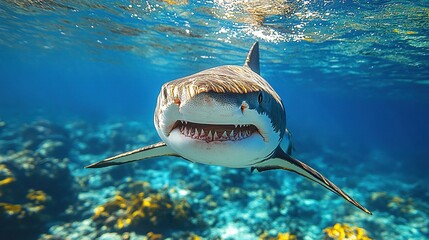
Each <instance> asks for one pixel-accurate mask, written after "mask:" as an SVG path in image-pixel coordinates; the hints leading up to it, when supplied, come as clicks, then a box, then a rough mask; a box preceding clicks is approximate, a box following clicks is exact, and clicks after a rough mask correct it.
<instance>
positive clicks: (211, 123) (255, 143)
mask: <svg viewBox="0 0 429 240" xmlns="http://www.w3.org/2000/svg"><path fill="white" fill-rule="evenodd" d="M154 125H155V128H156V131H157V133H158V135H159V137H160V138H161V140H162V141H161V142H158V143H155V144H152V145H149V146H146V147H143V148H139V149H135V150H132V151H128V152H125V153H122V154H119V155H116V156H113V157H110V158H107V159H104V160H101V161H99V162H96V163H93V164H91V165H89V166H87V167H86V168H102V167H107V166H114V165H121V164H125V163H130V162H134V161H139V160H145V159H150V158H155V157H161V156H174V157H178V158H182V159H185V160H188V161H190V162H193V163H202V164H208V165H217V166H224V167H230V168H250V169H251V171H252V172H253V171H255V170H256V171H258V172H263V171H268V170H275V169H279V170H288V171H291V172H295V173H297V174H299V175H301V176H303V177H305V178H307V179H309V180H311V181H314V182H316V183H318V184H320V185H322V186H323V187H325V188H327V189H328V190H330V191H332V192H334V193H336V194H338V195H339V196H341V197H343V198H344V199H345V200H347V201H348V202H350V203H351V204H353V205H354V206H356V207H357V208H359V209H361V210H362V211H363V212H365V213H367V214H372V213H371V212H370V211H369V210H368V209H366V208H365V207H363V206H362V205H361V204H360V203H358V202H357V201H356V200H354V199H353V198H352V197H350V196H349V195H348V194H347V193H345V192H344V191H343V190H342V189H340V188H339V187H337V185H335V184H334V183H333V182H331V181H330V180H328V179H327V178H326V177H324V176H323V175H322V174H321V173H319V172H318V171H316V170H315V169H313V168H312V167H310V166H308V165H307V164H305V163H303V162H301V161H299V160H298V159H296V158H294V157H292V150H293V144H292V141H291V134H290V132H289V131H288V130H287V128H286V111H285V107H284V105H283V102H282V100H281V98H280V96H279V95H278V94H277V92H276V91H275V90H274V89H273V88H272V87H271V85H270V84H269V83H268V82H267V81H266V80H265V79H264V78H262V77H261V75H260V63H259V43H258V42H255V43H254V44H253V45H252V47H251V48H250V51H249V53H248V55H247V57H246V60H245V63H244V65H243V66H236V65H223V66H219V67H214V68H210V69H206V70H203V71H201V72H198V73H195V74H192V75H189V76H186V77H183V78H179V79H176V80H173V81H170V82H167V83H164V84H163V86H162V87H161V91H160V93H159V96H158V99H157V105H156V108H155V112H154Z"/></svg>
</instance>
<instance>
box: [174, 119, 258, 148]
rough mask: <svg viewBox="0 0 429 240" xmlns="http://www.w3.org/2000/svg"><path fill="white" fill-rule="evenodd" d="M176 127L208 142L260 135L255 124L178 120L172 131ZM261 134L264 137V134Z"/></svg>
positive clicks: (185, 133)
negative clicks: (205, 122) (204, 122)
mask: <svg viewBox="0 0 429 240" xmlns="http://www.w3.org/2000/svg"><path fill="white" fill-rule="evenodd" d="M174 129H178V130H179V131H180V133H181V134H182V135H183V136H185V137H188V138H192V139H195V140H200V141H205V142H207V143H209V142H213V141H219V142H225V141H240V140H243V139H246V138H248V137H250V136H252V135H253V134H259V135H260V133H259V130H258V128H257V127H256V126H255V125H253V124H203V123H195V122H188V121H183V120H178V121H176V123H175V124H174V126H173V128H172V129H171V131H173V130H174ZM171 131H170V133H171ZM170 133H169V134H170ZM260 136H261V137H262V135H260Z"/></svg>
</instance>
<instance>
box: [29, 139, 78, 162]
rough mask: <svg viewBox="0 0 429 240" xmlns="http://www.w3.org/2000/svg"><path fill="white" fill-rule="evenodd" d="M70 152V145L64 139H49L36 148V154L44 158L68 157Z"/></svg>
mask: <svg viewBox="0 0 429 240" xmlns="http://www.w3.org/2000/svg"><path fill="white" fill-rule="evenodd" d="M69 152H70V145H69V144H66V143H64V142H62V141H58V140H51V139H47V140H45V141H43V142H42V143H41V144H40V145H39V147H38V148H37V149H36V154H38V155H40V156H41V157H43V158H46V157H53V158H60V159H62V158H66V157H67V156H68V155H69Z"/></svg>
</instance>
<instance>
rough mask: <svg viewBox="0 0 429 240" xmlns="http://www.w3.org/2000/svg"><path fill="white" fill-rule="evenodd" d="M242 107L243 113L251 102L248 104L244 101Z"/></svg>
mask: <svg viewBox="0 0 429 240" xmlns="http://www.w3.org/2000/svg"><path fill="white" fill-rule="evenodd" d="M240 108H241V113H244V110H246V109H247V108H249V104H247V103H246V102H245V101H243V102H242V103H241V106H240Z"/></svg>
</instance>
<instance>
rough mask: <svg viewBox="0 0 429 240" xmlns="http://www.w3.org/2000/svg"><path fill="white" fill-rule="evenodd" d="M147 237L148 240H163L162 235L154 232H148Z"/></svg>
mask: <svg viewBox="0 0 429 240" xmlns="http://www.w3.org/2000/svg"><path fill="white" fill-rule="evenodd" d="M146 236H147V239H148V240H160V239H162V235H161V234H157V233H153V232H148V233H147V234H146Z"/></svg>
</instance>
